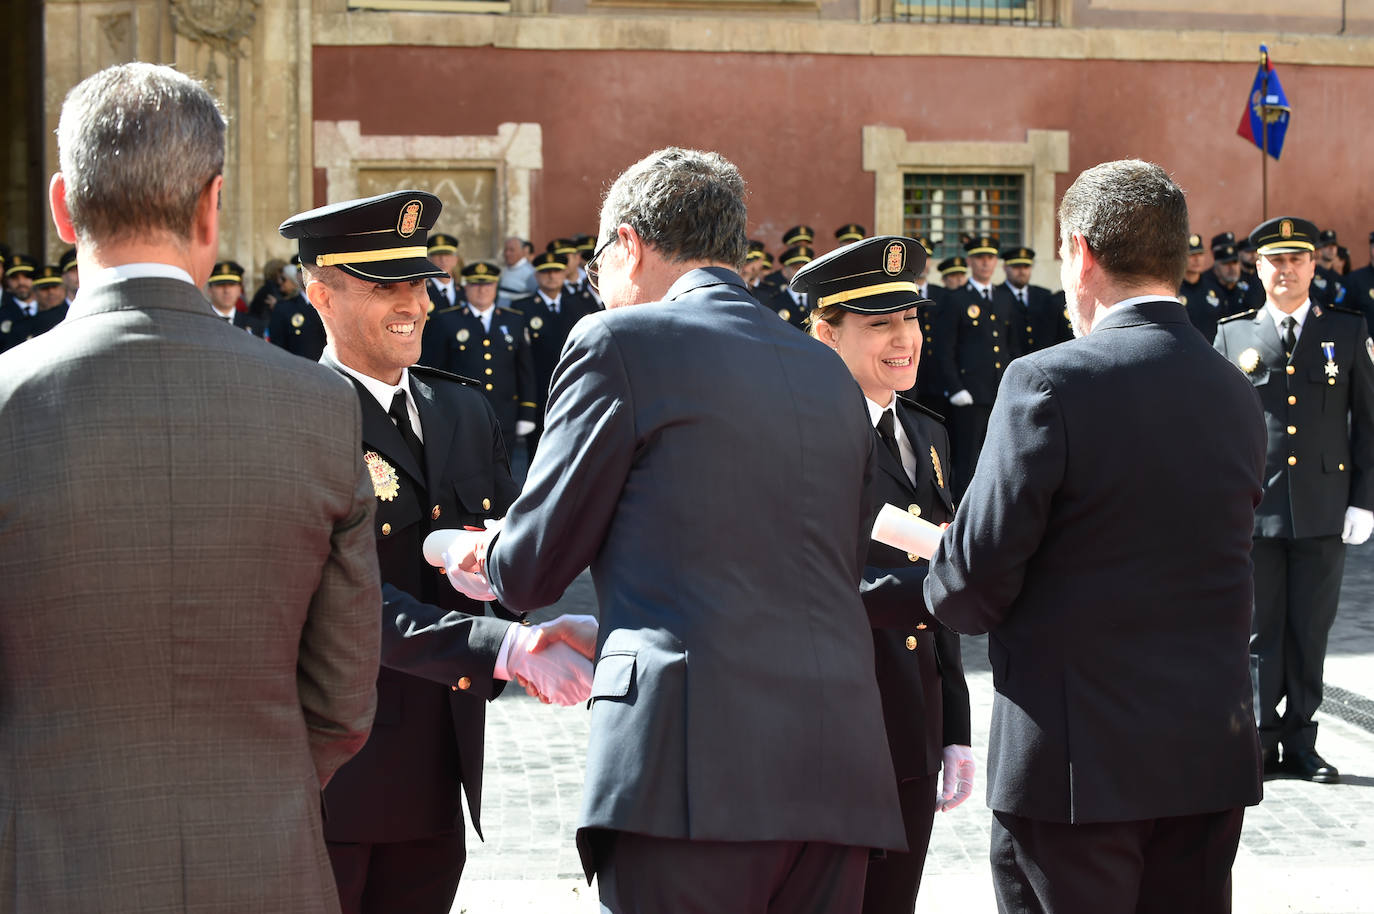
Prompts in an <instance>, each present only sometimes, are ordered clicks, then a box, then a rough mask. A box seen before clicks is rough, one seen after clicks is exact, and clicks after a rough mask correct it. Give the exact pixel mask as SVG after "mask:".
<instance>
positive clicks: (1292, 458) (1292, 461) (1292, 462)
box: [1288, 457, 1298, 467]
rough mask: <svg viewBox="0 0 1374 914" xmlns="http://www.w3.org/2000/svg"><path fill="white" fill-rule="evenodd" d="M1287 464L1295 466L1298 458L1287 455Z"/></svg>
mask: <svg viewBox="0 0 1374 914" xmlns="http://www.w3.org/2000/svg"><path fill="white" fill-rule="evenodd" d="M1288 465H1289V466H1290V467H1295V466H1297V465H1298V458H1296V457H1289V458H1288Z"/></svg>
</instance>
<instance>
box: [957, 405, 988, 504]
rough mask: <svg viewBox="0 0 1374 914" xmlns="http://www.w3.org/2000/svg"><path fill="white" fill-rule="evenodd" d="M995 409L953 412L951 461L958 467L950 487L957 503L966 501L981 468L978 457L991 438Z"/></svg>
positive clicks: (978, 407)
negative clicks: (970, 482) (989, 419)
mask: <svg viewBox="0 0 1374 914" xmlns="http://www.w3.org/2000/svg"><path fill="white" fill-rule="evenodd" d="M991 415H992V407H991V406H984V405H983V404H981V403H971V404H969V405H968V406H951V407H950V408H949V450H950V455H949V459H950V461H951V462H952V463H953V464H954V474H953V475H954V479H953V480H952V481H951V482H950V486H951V487H952V489H953V492H954V500H955V502H956V503H957V502H959V501H960V500H961V499H962V498H963V497H964V492H966V491H967V490H968V484H969V481H970V480H972V479H973V471H974V470H975V469H976V468H977V467H978V455H979V454H981V453H982V452H983V442H984V441H986V440H987V437H988V417H989V416H991Z"/></svg>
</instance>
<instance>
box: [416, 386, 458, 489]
mask: <svg viewBox="0 0 1374 914" xmlns="http://www.w3.org/2000/svg"><path fill="white" fill-rule="evenodd" d="M410 393H411V395H412V396H414V397H415V408H416V409H417V410H418V411H419V413H420V428H421V429H422V430H423V431H424V433H425V478H426V479H428V480H430V481H431V483H434V484H437V483H438V481H439V480H440V479H442V478H443V474H444V468H445V467H444V464H445V460H446V458H447V456H448V454H449V443H450V442H451V441H452V440H453V434H454V431H455V430H456V429H455V426H454V425H453V424H452V423H451V422H450V421H449V418H448V416H446V415H445V414H444V410H443V409H442V408H441V407H440V406H439V399H438V396H437V395H436V394H435V391H434V388H433V387H432V386H431V385H430V384H429V383H428V382H426V381H425V380H424V379H423V378H419V377H416V376H415V375H414V374H411V376H410Z"/></svg>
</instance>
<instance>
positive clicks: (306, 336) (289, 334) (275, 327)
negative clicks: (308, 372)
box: [249, 257, 325, 362]
mask: <svg viewBox="0 0 1374 914" xmlns="http://www.w3.org/2000/svg"><path fill="white" fill-rule="evenodd" d="M291 259H292V263H293V265H294V266H295V267H296V268H297V269H299V268H300V263H299V257H293V258H291ZM297 279H299V276H298V277H297ZM291 286H294V287H296V291H295V293H294V294H290V295H285V297H283V298H281V299H280V300H278V301H277V303H276V304H275V305H273V306H272V313H271V317H270V318H268V324H267V339H268V340H270V341H271V342H273V343H276V344H277V345H278V346H280V347H281V348H283V349H285V350H286V351H287V352H291V353H295V354H296V355H299V356H302V357H304V358H307V359H309V360H310V361H312V362H318V361H319V359H320V355H321V353H323V352H324V344H325V338H324V324H322V323H321V322H320V315H319V313H318V312H316V310H315V306H314V305H312V304H311V303H310V300H309V299H308V298H307V297H306V295H305V292H304V290H303V289H301V288H299V284H298V283H292V284H291ZM288 289H289V287H288ZM288 289H284V290H283V291H284V292H285V291H288ZM249 310H252V309H251V308H250V309H249Z"/></svg>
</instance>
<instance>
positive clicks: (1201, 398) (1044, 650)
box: [925, 299, 1264, 823]
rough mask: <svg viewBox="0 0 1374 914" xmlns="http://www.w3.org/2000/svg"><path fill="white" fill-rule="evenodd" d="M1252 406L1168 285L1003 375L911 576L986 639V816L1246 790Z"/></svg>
mask: <svg viewBox="0 0 1374 914" xmlns="http://www.w3.org/2000/svg"><path fill="white" fill-rule="evenodd" d="M1201 391H1205V392H1206V394H1205V395H1200V393H1199V392H1201ZM1166 403H1167V404H1183V403H1186V404H1187V408H1186V409H1161V408H1160V404H1166ZM1263 421H1264V420H1263V417H1262V415H1261V412H1260V405H1259V400H1258V398H1257V397H1256V396H1255V392H1254V391H1253V390H1252V389H1251V386H1250V384H1249V383H1248V382H1247V381H1246V380H1245V379H1244V378H1242V377H1241V376H1240V375H1239V374H1237V373H1236V371H1235V369H1234V368H1233V367H1232V366H1230V365H1228V364H1227V363H1226V361H1225V360H1224V359H1221V358H1218V357H1217V354H1216V352H1214V351H1213V350H1212V348H1211V347H1210V346H1209V345H1208V344H1207V343H1206V341H1204V340H1203V339H1202V338H1201V337H1200V336H1199V335H1198V333H1197V331H1196V330H1194V329H1193V328H1192V327H1191V326H1190V325H1189V323H1188V319H1187V317H1186V316H1185V314H1184V312H1183V308H1182V307H1181V306H1180V305H1179V303H1178V302H1177V301H1176V300H1174V299H1159V300H1148V301H1140V302H1138V303H1135V304H1130V305H1126V304H1122V305H1118V306H1116V307H1114V308H1112V309H1111V310H1110V311H1109V313H1107V314H1106V315H1104V316H1103V317H1102V318H1101V319H1100V320H1099V321H1098V322H1097V326H1095V327H1094V328H1093V330H1092V332H1091V333H1089V334H1088V335H1087V336H1084V337H1082V338H1080V339H1076V340H1072V341H1070V342H1067V343H1063V344H1062V345H1059V346H1051V347H1050V348H1048V349H1042V350H1040V351H1039V352H1033V353H1031V354H1029V355H1026V356H1022V357H1021V358H1019V359H1017V360H1016V361H1015V362H1013V363H1012V365H1011V367H1010V368H1009V369H1008V370H1007V375H1006V378H1005V379H1004V381H1003V384H1002V389H1001V391H1000V393H999V394H998V398H997V405H996V406H994V407H993V409H992V417H991V421H990V422H989V424H988V437H987V442H986V444H985V445H984V446H983V452H982V456H981V458H980V461H979V465H978V472H977V474H975V475H974V477H973V481H972V483H971V484H970V485H969V488H968V491H967V493H966V495H965V497H964V499H963V500H962V501H961V502H960V503H959V512H958V515H957V516H956V517H955V519H954V522H953V523H952V524H951V525H950V527H949V528H948V529H947V530H946V531H945V533H944V535H943V536H942V537H941V539H940V545H939V548H938V549H937V550H936V553H935V557H934V559H933V561H932V562H931V570H930V573H929V574H928V575H927V576H926V582H925V596H926V601H927V605H929V607H930V609H931V611H932V612H933V613H934V614H935V617H936V618H937V619H939V620H940V621H941V622H944V623H945V624H947V625H949V626H950V627H951V628H953V629H955V630H956V631H960V632H964V633H969V634H973V633H978V632H988V660H989V662H990V663H991V666H992V677H993V687H994V689H995V696H994V699H993V709H992V725H991V729H990V731H989V742H988V775H987V785H988V805H989V806H990V807H991V808H992V809H993V810H995V811H998V812H1009V813H1012V814H1014V815H1017V816H1022V817H1025V818H1032V819H1040V820H1043V821H1047V822H1060V823H1082V822H1127V821H1136V820H1141V819H1155V818H1162V817H1169V816H1184V815H1193V814H1197V813H1205V812H1216V811H1220V810H1224V809H1233V808H1236V807H1240V806H1245V805H1251V804H1254V803H1257V802H1259V799H1260V748H1259V737H1258V734H1257V733H1256V731H1255V726H1254V707H1253V704H1254V702H1253V690H1252V686H1251V682H1250V661H1249V640H1250V619H1251V615H1252V612H1253V595H1254V582H1253V579H1252V577H1251V569H1250V549H1251V545H1252V542H1253V541H1252V538H1251V535H1250V529H1251V524H1252V521H1253V511H1254V507H1255V505H1257V504H1258V503H1259V500H1260V484H1261V483H1260V473H1261V471H1262V467H1263V464H1264V429H1263Z"/></svg>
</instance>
